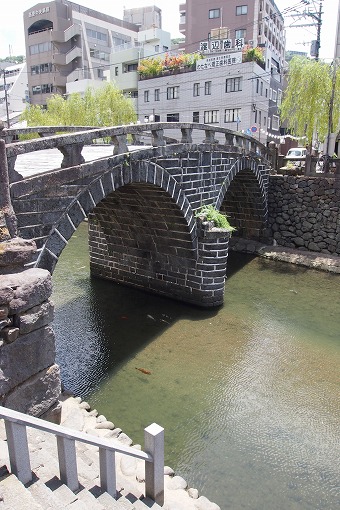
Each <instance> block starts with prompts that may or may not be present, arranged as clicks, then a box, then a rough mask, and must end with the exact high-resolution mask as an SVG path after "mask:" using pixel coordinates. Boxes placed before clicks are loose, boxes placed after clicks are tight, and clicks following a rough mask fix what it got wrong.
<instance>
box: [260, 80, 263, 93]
mask: <svg viewBox="0 0 340 510" xmlns="http://www.w3.org/2000/svg"><path fill="white" fill-rule="evenodd" d="M260 94H261V96H263V81H261V91H260Z"/></svg>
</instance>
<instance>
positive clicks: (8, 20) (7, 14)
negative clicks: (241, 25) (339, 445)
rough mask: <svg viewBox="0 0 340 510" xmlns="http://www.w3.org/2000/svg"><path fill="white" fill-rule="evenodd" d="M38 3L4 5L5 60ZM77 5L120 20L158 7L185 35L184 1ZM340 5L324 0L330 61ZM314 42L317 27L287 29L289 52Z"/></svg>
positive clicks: (289, 1) (282, 4)
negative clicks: (28, 12)
mask: <svg viewBox="0 0 340 510" xmlns="http://www.w3.org/2000/svg"><path fill="white" fill-rule="evenodd" d="M2 1H4V0H2ZM308 1H309V2H310V7H311V8H313V4H315V5H316V6H318V4H319V0H308ZM217 2H218V0H217ZM35 3H36V2H35V1H34V0H13V2H10V4H9V5H8V6H7V5H6V8H4V6H3V5H2V6H1V16H0V57H2V58H3V57H6V56H8V55H9V46H11V54H12V55H23V54H25V40H24V28H23V12H24V11H26V10H28V9H30V8H31V7H33V5H35ZM76 3H79V4H81V5H84V6H85V7H91V8H92V9H95V10H97V11H100V12H103V13H105V14H109V15H111V16H114V17H116V18H120V19H122V18H123V10H124V7H126V8H131V7H142V6H144V5H153V4H155V5H157V7H160V8H161V9H162V18H163V29H164V30H167V31H168V32H170V33H171V36H172V37H173V38H174V37H180V35H181V34H180V33H179V31H178V24H179V11H178V6H179V4H180V3H184V0H154V1H152V0H151V1H148V0H111V1H108V0H78V1H77V2H76ZM240 3H241V0H240ZM299 3H301V2H300V0H276V5H277V6H278V8H279V9H280V10H281V11H283V10H284V9H286V8H287V7H292V6H295V5H297V4H299ZM339 6H340V0H323V11H324V14H323V15H322V21H323V23H322V28H321V49H320V57H321V58H324V59H326V60H329V61H331V60H332V59H333V55H334V45H335V30H336V22H337V14H338V9H339ZM310 19H311V18H308V17H306V18H305V19H303V20H302V22H303V23H305V22H308V20H310ZM292 21H293V19H292V18H287V19H286V20H285V25H286V27H288V25H290V24H291V23H292ZM313 39H316V29H315V28H314V27H309V28H287V45H286V49H288V50H289V49H290V50H297V51H304V52H307V53H308V51H309V47H310V41H311V40H313ZM303 43H304V44H303Z"/></svg>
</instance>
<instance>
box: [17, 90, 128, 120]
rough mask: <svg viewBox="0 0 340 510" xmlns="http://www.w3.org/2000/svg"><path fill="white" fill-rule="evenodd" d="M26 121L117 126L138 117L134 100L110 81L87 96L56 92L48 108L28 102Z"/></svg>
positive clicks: (25, 111) (24, 113)
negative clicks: (64, 95) (65, 94)
mask: <svg viewBox="0 0 340 510" xmlns="http://www.w3.org/2000/svg"><path fill="white" fill-rule="evenodd" d="M21 119H22V120H26V121H27V125H28V126H98V127H101V126H116V125H121V124H128V123H130V122H132V121H135V120H136V112H135V109H134V106H133V102H132V100H131V99H130V98H127V97H125V96H124V95H123V93H122V92H121V91H120V90H119V89H118V88H117V87H115V85H113V84H112V83H107V84H105V85H103V86H102V87H100V88H98V89H93V88H91V87H89V88H88V89H87V90H86V91H85V93H84V95H83V96H82V95H81V94H79V93H74V94H70V95H69V96H68V97H67V99H65V98H64V97H63V96H61V95H58V94H54V95H53V96H51V97H50V98H49V99H48V100H47V108H46V109H45V108H43V107H42V106H40V105H28V106H27V107H26V109H25V110H24V112H23V114H22V116H21Z"/></svg>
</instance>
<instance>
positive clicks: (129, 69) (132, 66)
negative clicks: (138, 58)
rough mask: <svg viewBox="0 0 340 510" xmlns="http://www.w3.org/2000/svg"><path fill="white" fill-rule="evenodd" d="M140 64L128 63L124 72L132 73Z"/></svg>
mask: <svg viewBox="0 0 340 510" xmlns="http://www.w3.org/2000/svg"><path fill="white" fill-rule="evenodd" d="M137 67H138V64H137V63H135V64H127V65H125V66H124V73H132V72H133V71H137Z"/></svg>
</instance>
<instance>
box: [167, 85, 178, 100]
mask: <svg viewBox="0 0 340 510" xmlns="http://www.w3.org/2000/svg"><path fill="white" fill-rule="evenodd" d="M178 97H179V87H178V86H177V87H168V88H167V89H166V98H167V99H178Z"/></svg>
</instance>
